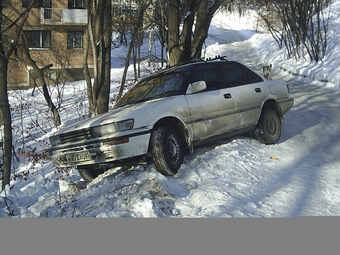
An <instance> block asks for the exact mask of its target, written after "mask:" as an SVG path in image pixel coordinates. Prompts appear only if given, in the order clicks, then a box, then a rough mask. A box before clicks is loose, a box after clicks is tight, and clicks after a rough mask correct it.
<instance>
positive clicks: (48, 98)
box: [20, 44, 61, 127]
mask: <svg viewBox="0 0 340 255" xmlns="http://www.w3.org/2000/svg"><path fill="white" fill-rule="evenodd" d="M20 48H21V50H22V52H23V53H24V55H25V56H26V60H27V62H28V64H29V65H30V66H32V67H33V70H34V74H35V75H36V76H37V77H38V78H37V84H36V85H37V86H38V87H39V86H41V87H42V89H43V95H44V98H45V100H46V102H47V105H48V108H49V109H50V111H51V113H52V116H53V122H54V125H55V126H56V127H58V126H60V125H61V120H60V115H59V111H58V109H57V107H56V106H55V104H54V103H53V101H52V98H51V96H50V93H49V91H48V89H47V84H46V81H45V78H44V71H45V70H48V69H49V68H51V67H52V64H50V65H47V66H45V67H43V68H39V67H38V66H37V64H36V62H35V61H34V60H33V59H32V58H31V55H30V53H29V50H28V48H27V47H26V46H24V44H22V45H21V47H20Z"/></svg>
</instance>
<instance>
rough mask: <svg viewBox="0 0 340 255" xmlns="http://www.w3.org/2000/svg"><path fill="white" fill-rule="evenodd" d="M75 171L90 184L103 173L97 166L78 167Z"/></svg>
mask: <svg viewBox="0 0 340 255" xmlns="http://www.w3.org/2000/svg"><path fill="white" fill-rule="evenodd" d="M77 170H78V172H79V175H80V176H81V177H82V178H83V179H84V180H85V181H86V182H91V181H92V180H93V179H95V178H97V177H98V175H100V174H102V173H104V170H103V169H102V168H99V167H97V166H94V165H93V166H92V165H91V166H78V167H77Z"/></svg>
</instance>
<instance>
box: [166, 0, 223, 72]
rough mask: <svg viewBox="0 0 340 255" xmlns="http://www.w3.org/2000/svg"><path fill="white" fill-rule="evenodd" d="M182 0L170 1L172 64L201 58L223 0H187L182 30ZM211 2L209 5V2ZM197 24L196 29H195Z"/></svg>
mask: <svg viewBox="0 0 340 255" xmlns="http://www.w3.org/2000/svg"><path fill="white" fill-rule="evenodd" d="M181 3H182V2H181V1H180V0H174V1H170V2H169V11H168V13H169V17H168V37H167V45H166V48H167V51H168V53H169V64H170V66H173V65H176V64H179V63H181V62H185V61H189V60H192V59H197V58H201V54H202V48H203V44H204V41H205V39H206V38H207V36H208V29H209V26H210V23H211V19H212V17H213V15H214V13H215V12H216V11H217V10H218V8H219V7H220V6H221V3H222V0H215V1H212V3H211V1H208V0H187V1H184V3H185V5H184V12H183V15H184V17H183V29H182V30H181V35H180V34H179V32H180V24H181V23H180V22H181V20H182V18H181V17H180V8H181ZM209 3H210V4H211V5H210V7H208V4H209ZM194 22H196V24H195V30H194V31H193V27H194Z"/></svg>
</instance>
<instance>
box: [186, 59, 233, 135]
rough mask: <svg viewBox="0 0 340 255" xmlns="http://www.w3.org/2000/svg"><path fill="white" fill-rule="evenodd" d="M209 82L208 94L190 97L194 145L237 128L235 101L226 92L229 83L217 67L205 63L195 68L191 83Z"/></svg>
mask: <svg viewBox="0 0 340 255" xmlns="http://www.w3.org/2000/svg"><path fill="white" fill-rule="evenodd" d="M196 81H205V82H206V84H207V88H206V89H205V90H204V91H201V92H198V93H195V94H189V95H186V96H185V97H186V100H187V102H188V105H189V109H190V114H191V119H192V124H193V134H194V137H193V139H194V141H197V140H200V139H205V138H208V137H211V136H214V135H219V134H222V133H225V132H226V131H228V130H232V129H234V128H235V125H237V119H238V118H237V112H236V108H235V101H234V98H233V97H232V96H231V94H230V92H229V91H227V90H225V89H223V88H224V87H225V79H224V78H223V75H222V73H221V71H220V70H219V69H218V67H217V66H216V65H215V64H213V63H205V64H201V65H197V66H195V67H194V70H193V73H192V75H191V77H190V83H193V82H196Z"/></svg>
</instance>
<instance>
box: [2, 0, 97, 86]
mask: <svg viewBox="0 0 340 255" xmlns="http://www.w3.org/2000/svg"><path fill="white" fill-rule="evenodd" d="M32 1H36V0H4V1H2V5H3V13H4V14H5V16H6V17H8V18H10V19H11V20H14V19H15V17H17V16H18V15H20V14H21V13H22V12H23V11H24V10H25V8H27V7H28V6H29V5H30V4H31V3H32ZM87 19H88V18H87V9H86V6H85V1H84V0H39V1H38V5H36V6H35V7H34V8H33V9H32V10H31V11H30V14H29V16H28V19H27V21H26V23H25V25H24V27H23V32H24V35H25V36H24V37H23V38H25V39H24V40H22V41H21V43H24V44H26V45H27V46H28V48H29V51H30V54H31V57H32V59H33V60H34V61H35V62H36V63H37V65H38V66H39V67H44V66H47V65H50V64H52V66H51V67H50V68H49V69H47V70H46V72H45V73H44V74H45V79H46V82H47V84H55V83H64V82H69V81H76V80H83V79H84V75H83V70H82V63H83V57H84V48H83V39H84V33H85V32H86V26H87ZM7 25H8V24H7ZM14 35H15V28H13V29H11V30H10V31H8V32H6V33H5V34H4V35H3V39H4V40H5V41H6V42H7V43H8V45H9V44H10V42H11V40H13V39H12V38H13V36H14ZM5 50H6V49H5ZM88 64H89V66H90V70H91V71H92V69H93V59H92V55H91V54H90V55H89V58H88ZM35 79H36V76H35V74H34V71H33V69H32V67H31V66H29V65H28V64H27V61H25V57H24V55H23V54H22V52H21V51H20V49H18V50H17V51H16V52H15V54H12V56H11V59H10V61H9V68H8V87H9V89H11V88H13V89H14V88H23V87H28V88H29V87H33V86H34V84H35Z"/></svg>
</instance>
